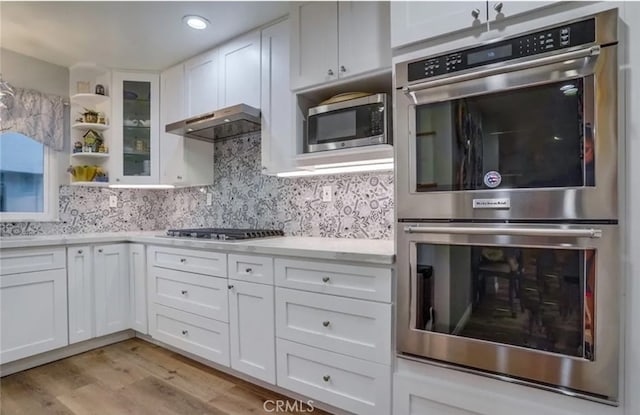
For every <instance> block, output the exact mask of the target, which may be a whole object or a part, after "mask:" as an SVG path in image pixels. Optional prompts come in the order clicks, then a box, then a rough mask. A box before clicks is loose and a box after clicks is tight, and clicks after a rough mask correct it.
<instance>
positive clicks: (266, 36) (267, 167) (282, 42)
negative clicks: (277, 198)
mask: <svg viewBox="0 0 640 415" xmlns="http://www.w3.org/2000/svg"><path fill="white" fill-rule="evenodd" d="M289 33H290V27H289V21H288V20H284V21H281V22H279V23H276V24H274V25H272V26H269V27H267V28H266V29H264V30H263V31H262V65H261V66H262V86H261V87H262V94H261V95H262V98H261V101H262V102H261V104H260V108H261V112H262V138H261V145H262V173H264V174H276V173H279V172H282V171H287V170H292V169H293V161H294V156H295V154H296V146H295V134H294V132H293V99H294V98H293V94H292V93H291V90H290V89H289Z"/></svg>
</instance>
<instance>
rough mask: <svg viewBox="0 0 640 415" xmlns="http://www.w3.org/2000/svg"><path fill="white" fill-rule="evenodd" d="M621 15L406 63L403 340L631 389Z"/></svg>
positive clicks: (525, 375) (454, 355) (601, 393)
mask: <svg viewBox="0 0 640 415" xmlns="http://www.w3.org/2000/svg"><path fill="white" fill-rule="evenodd" d="M617 19H618V17H617V11H616V10H612V11H607V12H603V13H600V14H597V15H593V16H587V17H584V18H582V19H579V20H576V21H571V22H566V23H565V24H561V25H557V26H553V27H548V28H544V29H540V30H538V31H535V32H531V33H523V34H521V35H518V36H514V37H512V38H507V39H500V40H498V41H492V42H490V43H487V44H482V45H479V46H477V47H473V48H470V49H465V50H458V51H453V52H450V53H446V54H443V55H437V56H425V57H424V58H420V59H413V60H410V61H406V62H401V63H398V64H397V65H396V67H395V88H396V90H395V105H396V108H395V119H394V126H395V137H396V144H395V146H396V199H397V212H398V214H397V217H398V224H397V230H396V239H397V261H398V313H397V315H398V324H397V347H398V351H399V352H400V353H402V354H404V355H406V356H412V357H417V358H427V359H430V360H432V361H434V362H440V363H444V364H451V365H454V366H455V367H458V368H461V369H466V370H473V371H480V372H482V373H486V374H489V375H491V374H493V375H498V376H500V377H501V378H503V377H504V376H505V375H506V376H507V377H508V378H509V379H512V380H514V381H520V382H526V383H531V384H533V385H537V386H539V387H544V388H549V389H553V390H559V391H564V392H567V393H570V394H575V395H578V396H583V397H586V398H589V399H595V400H600V401H603V402H606V403H615V402H616V401H617V399H618V359H619V308H618V300H619V298H620V292H619V286H618V263H619V261H620V259H619V258H620V254H619V252H618V250H619V249H618V246H619V237H618V170H619V168H620V167H619V156H618V131H617V126H618V116H617V96H618V82H617V74H618V58H617Z"/></svg>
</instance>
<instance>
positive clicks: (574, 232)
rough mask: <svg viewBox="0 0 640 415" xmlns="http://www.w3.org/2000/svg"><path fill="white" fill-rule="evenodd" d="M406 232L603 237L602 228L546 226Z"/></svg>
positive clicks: (416, 228)
mask: <svg viewBox="0 0 640 415" xmlns="http://www.w3.org/2000/svg"><path fill="white" fill-rule="evenodd" d="M404 231H405V232H406V233H432V234H455V235H506V236H552V237H553V236H559V237H562V236H568V237H574V238H601V237H602V230H601V229H593V228H591V229H544V228H535V229H530V228H494V227H465V226H456V227H441V226H405V228H404Z"/></svg>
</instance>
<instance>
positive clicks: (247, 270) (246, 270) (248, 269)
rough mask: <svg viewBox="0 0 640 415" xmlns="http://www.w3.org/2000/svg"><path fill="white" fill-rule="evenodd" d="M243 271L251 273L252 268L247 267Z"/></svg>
mask: <svg viewBox="0 0 640 415" xmlns="http://www.w3.org/2000/svg"><path fill="white" fill-rule="evenodd" d="M244 272H246V273H247V274H251V273H252V272H253V270H252V269H251V268H247V269H245V270H244Z"/></svg>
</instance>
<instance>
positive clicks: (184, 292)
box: [180, 290, 188, 295]
mask: <svg viewBox="0 0 640 415" xmlns="http://www.w3.org/2000/svg"><path fill="white" fill-rule="evenodd" d="M180 292H181V293H182V295H187V292H188V291H187V290H182V291H180Z"/></svg>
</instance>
